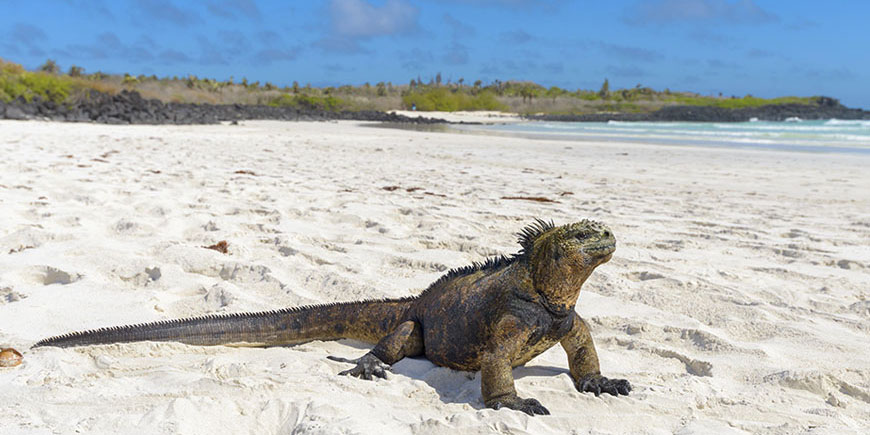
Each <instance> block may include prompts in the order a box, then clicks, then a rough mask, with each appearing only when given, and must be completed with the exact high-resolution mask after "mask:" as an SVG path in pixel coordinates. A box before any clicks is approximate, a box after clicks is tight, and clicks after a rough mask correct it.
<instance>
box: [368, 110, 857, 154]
mask: <svg viewBox="0 0 870 435" xmlns="http://www.w3.org/2000/svg"><path fill="white" fill-rule="evenodd" d="M454 119H455V118H454ZM471 119H472V121H471V122H466V123H457V122H453V121H451V122H449V123H445V124H409V123H401V122H399V123H392V122H381V123H373V124H366V127H373V128H393V129H398V130H408V131H417V132H432V133H457V134H468V135H481V136H495V137H505V138H521V139H529V140H536V141H563V142H567V143H614V144H645V145H658V146H667V147H695V148H702V149H703V148H708V149H716V148H726V149H744V150H766V151H784V152H800V153H811V154H826V153H831V154H856V155H868V154H870V148H860V147H849V146H830V145H809V144H803V145H802V144H795V143H787V142H782V143H770V142H751V141H749V140H747V141H744V142H737V141H727V140H719V141H717V140H712V139H704V138H697V137H679V136H672V137H661V136H656V135H651V134H650V135H644V136H642V137H641V136H640V135H634V136H631V135H620V134H619V133H614V134H611V135H603V134H582V135H581V134H568V133H556V132H553V133H549V132H523V131H499V130H493V129H489V128H487V127H490V126H492V125H501V124H523V123H528V122H538V121H523V120H510V121H500V122H497V123H477V122H479V121H480V118H471Z"/></svg>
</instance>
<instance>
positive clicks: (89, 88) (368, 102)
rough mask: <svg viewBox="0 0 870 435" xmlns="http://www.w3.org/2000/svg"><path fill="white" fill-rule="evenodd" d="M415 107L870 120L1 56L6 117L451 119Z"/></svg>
mask: <svg viewBox="0 0 870 435" xmlns="http://www.w3.org/2000/svg"><path fill="white" fill-rule="evenodd" d="M397 110H404V111H405V115H400V114H396V113H393V112H394V111H397ZM414 111H425V112H427V113H428V114H430V116H432V115H431V114H433V113H434V114H436V115H435V117H434V118H438V117H439V116H438V115H437V114H439V113H443V114H446V113H449V112H455V111H497V112H504V113H515V114H517V115H518V116H521V117H523V118H524V119H528V120H545V121H569V122H606V121H697V122H745V121H749V120H751V119H758V120H762V121H783V120H786V119H789V118H800V119H807V120H817V119H844V120H855V119H860V120H865V119H870V112H868V111H865V110H862V109H851V108H847V107H845V106H843V105H842V104H840V102H839V101H838V100H836V99H834V98H830V97H822V96H815V97H793V96H792V97H779V98H770V99H766V98H758V97H754V96H752V95H746V96H743V97H736V96H731V97H725V96H722V95H719V96H718V97H714V96H703V95H699V94H696V93H692V92H677V91H670V90H668V89H665V90H664V91H657V90H654V89H651V88H649V87H643V86H641V85H637V86H636V87H634V88H631V89H610V86H609V84H608V81H607V80H605V81H604V83H603V85H602V86H601V89H600V90H598V91H593V90H584V89H577V90H573V91H571V90H567V89H561V88H558V87H555V86H552V87H549V88H546V87H544V86H541V85H539V84H537V83H534V82H528V81H507V82H502V81H500V80H494V81H493V82H491V83H489V84H484V83H482V82H481V81H480V80H477V81H475V82H474V83H473V84H466V83H465V82H464V81H463V80H462V79H460V80H458V81H457V82H450V81H449V80H448V81H447V82H446V83H443V82H442V81H441V77H440V74H439V75H438V76H436V78H435V79H432V80H430V81H429V82H428V83H424V82H422V80H421V79H419V77H418V78H417V79H411V80H410V82H409V83H408V84H399V85H394V84H392V83H390V82H387V83H384V82H379V83H377V84H375V85H374V86H372V85H370V84H369V83H365V84H363V85H361V86H359V85H358V86H351V85H344V86H337V87H332V86H330V87H323V88H317V87H312V86H310V85H307V84H306V85H304V86H299V84H298V83H296V82H293V85H292V86H284V87H279V86H276V85H274V84H272V83H264V84H260V83H259V82H252V83H251V82H248V81H247V80H246V79H244V78H243V79H242V80H241V81H240V82H238V83H237V82H234V81H233V80H232V79H230V80H226V81H218V80H215V79H208V78H199V77H196V76H193V75H190V76H188V77H186V78H185V77H182V78H179V77H171V78H169V77H163V78H158V77H156V76H144V75H139V76H132V75H130V74H124V75H123V76H122V75H110V74H104V73H101V72H96V73H92V74H85V73H84V70H83V69H82V68H81V67H77V66H71V67H70V69H69V72H68V73H66V74H64V73H62V72H61V71H60V68H59V67H58V65H56V64H55V63H54V62H53V61H51V60H49V61H47V62H46V63H45V64H44V65H43V66H41V67H40V68H39V70H37V71H27V70H25V69H24V68H23V67H22V66H21V65H18V64H15V63H11V62H6V61H3V60H2V59H0V119H22V120H23V119H48V120H54V121H68V122H98V123H106V124H212V123H216V122H222V121H240V120H331V119H349V120H364V121H383V122H402V123H438V122H446V121H444V120H441V119H434V118H421V117H417V116H414V115H413V113H414ZM444 117H448V116H446V115H445V116H444Z"/></svg>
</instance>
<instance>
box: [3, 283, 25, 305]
mask: <svg viewBox="0 0 870 435" xmlns="http://www.w3.org/2000/svg"><path fill="white" fill-rule="evenodd" d="M26 297H27V295H23V294H21V293H18V292H17V291H15V290H12V287H0V305H2V304H11V303H13V302H18V301H20V300H22V299H24V298H26Z"/></svg>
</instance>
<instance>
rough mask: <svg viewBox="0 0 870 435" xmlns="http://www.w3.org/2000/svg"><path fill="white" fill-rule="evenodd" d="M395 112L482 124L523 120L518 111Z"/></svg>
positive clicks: (396, 111) (418, 116) (412, 116)
mask: <svg viewBox="0 0 870 435" xmlns="http://www.w3.org/2000/svg"><path fill="white" fill-rule="evenodd" d="M393 112H395V113H398V114H399V115H404V116H407V117H410V118H437V119H443V120H446V121H450V122H460V121H464V122H479V123H482V124H501V123H509V122H519V121H522V118H520V116H519V115H518V114H516V113H510V112H496V111H485V110H482V111H477V112H423V111H412V110H394V111H393Z"/></svg>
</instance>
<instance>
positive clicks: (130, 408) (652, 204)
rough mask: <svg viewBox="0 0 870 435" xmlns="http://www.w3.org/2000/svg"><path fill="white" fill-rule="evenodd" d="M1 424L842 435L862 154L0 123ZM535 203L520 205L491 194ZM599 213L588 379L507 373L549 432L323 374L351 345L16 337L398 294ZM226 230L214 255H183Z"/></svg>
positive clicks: (301, 130) (855, 405) (539, 369)
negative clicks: (602, 244) (600, 239)
mask: <svg viewBox="0 0 870 435" xmlns="http://www.w3.org/2000/svg"><path fill="white" fill-rule="evenodd" d="M0 155H2V158H0V223H2V224H0V346H2V347H14V348H16V349H18V350H20V351H21V352H22V353H23V354H24V363H23V364H22V365H20V366H18V367H14V368H0V403H2V404H3V411H2V412H0V427H2V428H3V429H2V432H3V433H9V434H15V433H24V434H27V433H74V432H82V433H137V434H138V433H185V434H199V433H202V434H205V433H217V432H229V433H317V434H321V433H325V434H332V433H366V434H368V433H382V434H383V433H389V434H402V433H426V434H429V433H434V434H453V433H512V434H547V433H552V434H565V433H577V434H581V433H583V434H585V433H595V434H599V433H613V434H620V433H652V434H669V433H679V434H693V433H697V434H709V433H723V434H724V433H773V434H787V433H788V434H790V433H812V434H848V433H854V434H859V433H867V431H868V428H870V351H868V349H870V244H868V241H870V171H868V170H867V168H868V167H870V156H867V155H848V154H825V153H801V152H787V151H760V150H748V149H728V148H715V149H714V148H700V147H699V148H695V147H690V146H681V147H676V146H662V145H647V144H642V143H637V144H630V143H592V142H568V141H547V140H533V139H521V138H509V137H496V136H483V135H471V134H458V133H436V132H423V131H404V130H398V129H384V128H372V127H371V126H364V125H361V123H359V122H349V121H348V122H299V123H293V122H267V121H260V122H242V123H241V125H238V126H231V125H212V126H108V125H94V124H64V123H46V122H33V121H31V122H20V121H0ZM522 197H526V198H540V199H546V200H547V201H541V200H538V201H533V200H524V199H506V198H522ZM535 217H541V218H544V219H547V220H550V219H552V220H553V221H555V222H556V223H557V224H564V223H569V222H573V221H577V220H581V219H583V218H592V219H596V220H600V221H602V222H605V223H607V224H608V225H609V226H610V227H611V229H612V230H613V231H614V233H615V235H616V238H617V240H618V247H617V250H616V253H615V255H614V257H613V259H612V261H610V262H609V263H608V264H605V265H603V266H601V267H600V268H598V270H597V271H596V272H595V273H594V274H593V276H592V277H591V278H590V280H589V281H588V282H587V283H586V285H585V287H584V289H583V292H582V293H581V295H580V300H579V302H578V305H577V311H578V312H579V313H580V315H581V316H583V317H584V318H585V319H586V320H587V321H588V322H589V323H590V325H591V327H592V333H593V336H594V338H595V341H596V345H597V348H598V353H599V356H600V359H601V366H602V372H603V374H604V375H605V376H611V377H617V378H626V379H628V380H630V381H631V382H632V384H633V386H634V391H633V392H632V393H631V395H629V396H627V397H612V396H608V395H603V396H602V397H595V396H593V395H591V394H582V393H578V392H577V391H575V390H574V387H573V385H572V382H571V379H570V378H569V376H568V371H567V367H568V365H567V361H566V358H565V355H564V352H563V351H562V349H561V348H559V347H556V348H553V349H551V350H549V351H547V352H546V353H544V354H543V355H541V356H540V357H538V358H536V359H534V360H532V361H531V362H530V363H529V364H528V365H527V366H526V367H522V368H517V369H515V370H514V376H515V377H516V379H517V390H518V392H519V394H520V396H523V397H534V398H536V399H538V400H540V401H541V403H543V404H544V405H545V406H546V407H547V408H549V410H550V412H551V413H552V415H550V416H543V417H542V416H538V417H530V416H527V415H525V414H522V413H520V412H516V411H510V410H500V411H494V410H491V409H486V408H484V406H483V402H482V400H481V395H480V375H479V374H472V373H464V372H457V371H453V370H449V369H446V368H440V367H437V366H435V365H433V364H431V363H430V362H429V361H428V360H426V359H423V358H409V359H405V360H403V361H400V362H399V363H397V364H395V365H394V367H393V373H392V374H391V375H390V376H389V378H388V379H387V380H376V381H372V382H368V381H363V380H359V379H355V378H349V377H343V376H337V373H338V372H339V371H341V370H344V369H346V368H348V366H347V365H346V364H342V363H338V362H334V361H330V360H328V359H327V358H326V356H327V355H337V356H342V357H353V358H356V357H358V356H361V355H362V354H363V353H365V352H366V350H367V347H366V346H363V345H362V344H360V343H356V342H352V341H339V342H312V343H308V344H304V345H299V346H294V347H278V348H268V349H257V348H241V349H240V348H230V347H223V346H217V347H199V346H187V345H183V344H175V343H134V344H115V345H105V346H87V347H81V348H71V349H59V348H39V349H34V350H33V351H31V350H30V347H31V346H32V345H33V344H34V343H35V342H36V341H38V340H39V339H42V338H45V337H48V336H52V335H57V334H61V333H65V332H70V331H73V330H82V329H90V328H95V327H101V326H109V325H123V324H131V323H140V322H149V321H155V320H161V319H171V318H179V317H189V316H195V315H202V314H209V313H225V312H241V311H258V310H268V309H275V308H283V307H289V306H298V305H305V304H314V303H326V302H336V301H350V300H358V299H364V298H385V297H402V296H410V295H414V294H416V293H418V292H419V291H421V290H422V289H423V288H425V287H426V286H427V285H428V284H429V283H430V282H432V281H434V280H435V279H437V278H438V277H439V276H441V275H442V274H443V273H445V272H446V271H447V270H449V269H450V268H454V267H460V266H464V265H467V264H469V263H471V262H472V261H481V260H483V259H485V258H486V257H488V256H492V255H497V254H511V253H514V252H516V251H517V250H518V248H519V247H518V245H517V244H516V243H515V240H516V236H515V233H516V232H517V231H519V230H520V229H521V228H522V227H523V226H525V225H527V224H529V223H530V222H531V221H532V219H533V218H535ZM222 240H226V241H227V243H228V246H229V251H228V253H227V254H222V253H219V252H216V251H214V250H209V249H204V248H203V246H208V245H212V244H215V243H217V242H219V241H222Z"/></svg>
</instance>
